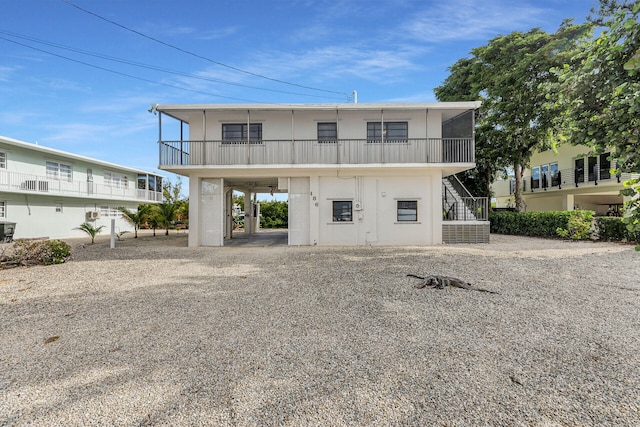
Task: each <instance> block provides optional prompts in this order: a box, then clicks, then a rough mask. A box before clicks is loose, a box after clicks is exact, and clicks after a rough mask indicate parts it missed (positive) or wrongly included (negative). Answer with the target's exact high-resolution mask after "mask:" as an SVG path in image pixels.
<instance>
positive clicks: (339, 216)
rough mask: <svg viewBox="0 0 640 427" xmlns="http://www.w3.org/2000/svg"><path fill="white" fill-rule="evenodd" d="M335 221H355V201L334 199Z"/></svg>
mask: <svg viewBox="0 0 640 427" xmlns="http://www.w3.org/2000/svg"><path fill="white" fill-rule="evenodd" d="M333 221H334V222H351V221H353V202H352V201H351V200H334V201H333Z"/></svg>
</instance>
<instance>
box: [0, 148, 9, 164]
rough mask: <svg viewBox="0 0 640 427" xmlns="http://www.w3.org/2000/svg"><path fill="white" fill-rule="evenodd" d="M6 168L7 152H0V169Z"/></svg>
mask: <svg viewBox="0 0 640 427" xmlns="http://www.w3.org/2000/svg"><path fill="white" fill-rule="evenodd" d="M6 168H7V152H6V151H2V150H0V169H6Z"/></svg>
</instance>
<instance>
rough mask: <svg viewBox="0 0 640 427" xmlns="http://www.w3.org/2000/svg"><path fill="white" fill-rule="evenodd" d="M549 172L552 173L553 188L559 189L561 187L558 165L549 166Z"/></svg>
mask: <svg viewBox="0 0 640 427" xmlns="http://www.w3.org/2000/svg"><path fill="white" fill-rule="evenodd" d="M549 170H550V173H551V186H552V187H558V186H559V185H560V171H559V170H558V164H557V163H551V164H550V165H549Z"/></svg>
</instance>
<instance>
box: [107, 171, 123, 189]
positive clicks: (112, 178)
mask: <svg viewBox="0 0 640 427" xmlns="http://www.w3.org/2000/svg"><path fill="white" fill-rule="evenodd" d="M104 185H107V186H109V187H118V188H127V187H128V186H129V178H127V176H126V175H123V174H120V173H115V172H105V173H104Z"/></svg>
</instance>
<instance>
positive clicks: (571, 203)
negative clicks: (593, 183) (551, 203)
mask: <svg viewBox="0 0 640 427" xmlns="http://www.w3.org/2000/svg"><path fill="white" fill-rule="evenodd" d="M575 205H576V203H575V196H574V195H573V194H567V195H566V196H565V197H564V200H563V201H562V210H565V211H572V210H574V208H575Z"/></svg>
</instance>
